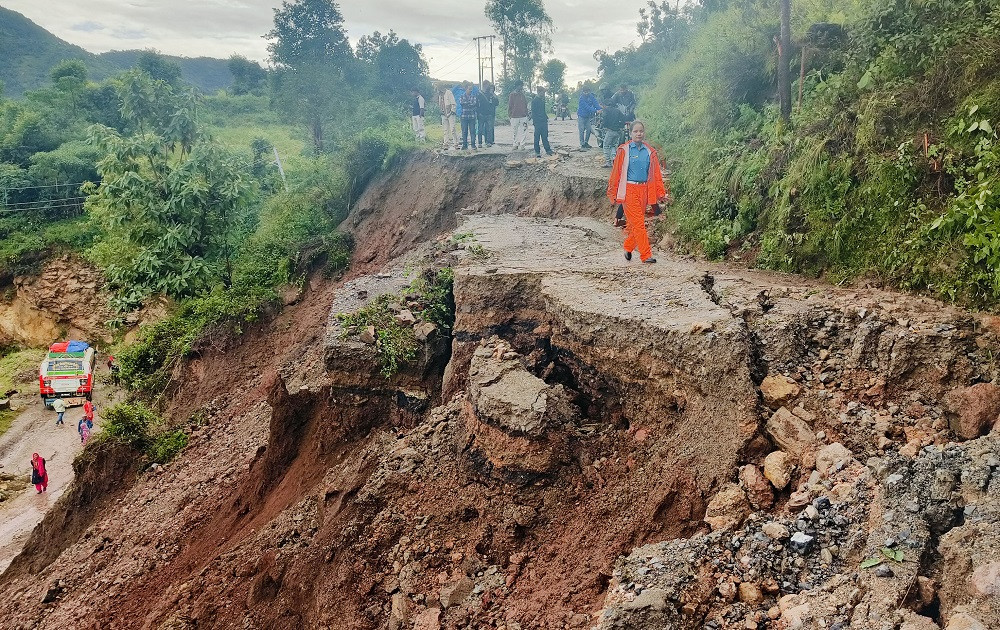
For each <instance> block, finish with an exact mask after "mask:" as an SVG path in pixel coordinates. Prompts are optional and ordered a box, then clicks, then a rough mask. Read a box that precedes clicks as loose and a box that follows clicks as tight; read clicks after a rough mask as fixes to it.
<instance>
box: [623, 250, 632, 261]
mask: <svg viewBox="0 0 1000 630" xmlns="http://www.w3.org/2000/svg"><path fill="white" fill-rule="evenodd" d="M625 260H632V252H625Z"/></svg>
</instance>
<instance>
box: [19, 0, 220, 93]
mask: <svg viewBox="0 0 1000 630" xmlns="http://www.w3.org/2000/svg"><path fill="white" fill-rule="evenodd" d="M140 52H142V51H139V50H113V51H110V52H106V53H101V54H97V55H95V54H94V53H91V52H88V51H86V50H84V49H83V48H80V47H79V46H74V45H73V44H70V43H68V42H65V41H63V40H61V39H59V38H58V37H56V36H55V35H53V34H52V33H50V32H48V31H46V30H45V29H44V28H42V27H40V26H38V25H37V24H35V23H34V22H32V21H31V20H29V19H28V18H26V17H24V16H23V15H21V14H20V13H17V12H16V11H11V10H10V9H5V8H3V7H0V59H3V60H4V63H3V64H0V81H3V84H4V89H3V93H4V94H5V95H7V96H12V97H18V96H21V95H22V94H24V93H25V92H26V91H28V90H34V89H37V88H40V87H43V86H45V85H48V84H49V83H50V79H49V71H50V70H51V69H52V67H53V66H55V65H56V64H58V63H59V62H60V61H63V60H64V59H80V60H81V61H83V62H84V63H85V64H87V70H88V72H89V75H90V78H91V79H96V80H102V79H106V78H107V77H109V76H112V75H114V74H117V73H118V72H121V71H122V70H127V69H128V68H130V67H132V65H133V64H134V63H135V59H136V57H137V56H138V55H139V53H140ZM165 57H166V58H167V59H168V60H170V61H174V62H177V63H178V64H180V67H181V77H182V78H183V79H184V81H186V82H188V83H190V84H191V85H193V86H195V87H197V88H198V89H200V90H202V91H205V92H215V91H217V90H220V89H224V88H226V87H228V86H229V85H230V84H231V83H232V75H231V74H230V73H229V68H228V67H227V65H226V64H227V61H226V60H225V59H213V58H210V57H195V58H189V57H176V56H170V55H165Z"/></svg>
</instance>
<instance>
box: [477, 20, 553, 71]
mask: <svg viewBox="0 0 1000 630" xmlns="http://www.w3.org/2000/svg"><path fill="white" fill-rule="evenodd" d="M485 13H486V17H487V19H489V21H490V23H492V24H493V28H495V29H496V31H497V33H499V35H500V40H501V43H500V51H501V52H502V53H503V74H504V82H505V83H507V82H509V80H510V79H511V74H510V73H511V70H512V69H513V73H514V77H513V78H516V79H521V80H524V81H527V82H528V83H529V84H530V83H531V80H532V79H533V78H534V76H535V69H536V68H537V67H538V64H539V63H540V62H541V57H542V52H544V51H547V50H548V49H549V48H550V47H551V45H552V37H551V36H552V18H551V17H549V14H548V13H547V12H546V11H545V6H544V5H543V4H542V0H488V2H487V3H486V8H485ZM512 67H513V68H512Z"/></svg>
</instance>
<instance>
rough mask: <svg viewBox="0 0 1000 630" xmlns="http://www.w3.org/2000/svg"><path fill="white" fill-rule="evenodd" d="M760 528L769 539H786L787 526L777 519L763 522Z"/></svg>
mask: <svg viewBox="0 0 1000 630" xmlns="http://www.w3.org/2000/svg"><path fill="white" fill-rule="evenodd" d="M760 530H761V531H762V532H764V535H765V536H767V537H768V538H770V539H771V540H786V539H787V538H788V536H789V532H788V528H787V527H785V526H784V525H782V524H781V523H778V522H777V521H768V522H767V523H764V526H763V527H761V528H760Z"/></svg>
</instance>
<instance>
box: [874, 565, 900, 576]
mask: <svg viewBox="0 0 1000 630" xmlns="http://www.w3.org/2000/svg"><path fill="white" fill-rule="evenodd" d="M875 575H877V576H878V577H880V578H891V577H892V576H894V575H896V574H895V573H893V572H892V569H890V568H889V567H888V566H887V565H886V564H884V563H883V564H880V565H878V566H877V567H875Z"/></svg>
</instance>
